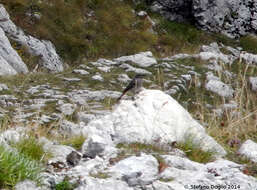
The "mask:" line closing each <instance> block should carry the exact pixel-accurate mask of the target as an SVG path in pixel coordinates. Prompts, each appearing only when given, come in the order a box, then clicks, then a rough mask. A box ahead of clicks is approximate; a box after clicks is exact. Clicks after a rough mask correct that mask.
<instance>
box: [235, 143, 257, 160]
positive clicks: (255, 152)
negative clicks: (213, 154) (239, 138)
mask: <svg viewBox="0 0 257 190" xmlns="http://www.w3.org/2000/svg"><path fill="white" fill-rule="evenodd" d="M238 153H239V154H241V155H243V156H245V157H247V158H249V159H250V160H252V161H253V162H256V163H257V143H255V142H253V141H252V140H247V141H245V142H244V143H243V144H242V145H241V147H240V149H239V150H238Z"/></svg>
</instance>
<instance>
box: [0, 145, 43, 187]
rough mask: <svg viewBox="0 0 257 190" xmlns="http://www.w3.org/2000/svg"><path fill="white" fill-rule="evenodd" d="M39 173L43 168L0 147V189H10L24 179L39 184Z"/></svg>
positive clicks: (20, 155) (27, 158)
mask: <svg viewBox="0 0 257 190" xmlns="http://www.w3.org/2000/svg"><path fill="white" fill-rule="evenodd" d="M41 171H43V168H42V167H41V166H40V165H39V164H38V162H36V161H34V160H32V159H30V158H29V157H27V156H26V155H24V154H22V153H15V152H11V151H10V150H7V149H6V148H5V147H4V146H3V145H0V188H12V187H14V186H15V184H16V183H18V182H20V181H23V180H25V179H30V180H32V181H36V182H38V183H40V175H39V174H40V172H41Z"/></svg>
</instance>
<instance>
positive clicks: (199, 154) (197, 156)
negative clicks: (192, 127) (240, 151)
mask: <svg viewBox="0 0 257 190" xmlns="http://www.w3.org/2000/svg"><path fill="white" fill-rule="evenodd" d="M178 148H179V149H181V150H183V151H184V152H185V153H186V155H187V157H188V158H189V159H190V160H192V161H195V162H200V163H207V162H211V161H213V159H214V157H213V155H214V154H215V152H213V151H211V150H209V151H203V150H202V149H201V148H200V145H199V144H197V143H195V142H194V141H193V137H188V138H187V139H186V141H185V142H183V143H179V144H178Z"/></svg>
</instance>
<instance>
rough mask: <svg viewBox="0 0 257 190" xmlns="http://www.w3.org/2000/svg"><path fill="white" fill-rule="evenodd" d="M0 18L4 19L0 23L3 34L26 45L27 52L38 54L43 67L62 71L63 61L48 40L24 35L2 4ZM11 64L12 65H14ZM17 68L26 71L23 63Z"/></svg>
mask: <svg viewBox="0 0 257 190" xmlns="http://www.w3.org/2000/svg"><path fill="white" fill-rule="evenodd" d="M0 19H3V20H5V21H4V22H1V25H0V27H1V29H2V30H3V31H4V32H5V34H6V35H7V36H8V37H9V38H11V39H12V40H14V41H16V42H17V43H20V44H22V45H24V46H26V47H27V48H28V51H29V53H31V54H32V55H34V56H39V57H40V59H41V61H42V65H43V67H45V68H47V69H48V70H50V71H53V72H59V71H63V69H64V68H63V63H62V61H61V59H60V57H59V56H58V55H57V53H56V51H55V47H54V45H53V44H52V43H51V42H50V41H46V40H38V39H36V38H34V37H32V36H30V35H26V34H25V33H24V32H23V31H22V30H21V29H20V28H18V27H17V26H16V25H15V24H14V23H13V22H12V21H11V19H10V16H9V14H8V12H7V11H6V9H5V8H4V6H3V5H0ZM2 30H1V31H2ZM1 31H0V33H1ZM1 36H2V35H1ZM17 60H18V58H17ZM12 66H13V67H14V65H12ZM16 68H17V67H16ZM18 68H19V69H21V68H22V69H23V71H25V72H27V68H26V67H24V65H22V66H19V67H18Z"/></svg>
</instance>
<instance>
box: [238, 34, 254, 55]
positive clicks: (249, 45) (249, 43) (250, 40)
mask: <svg viewBox="0 0 257 190" xmlns="http://www.w3.org/2000/svg"><path fill="white" fill-rule="evenodd" d="M240 46H241V47H242V48H243V49H244V50H245V51H247V52H250V53H254V54H257V38H256V36H252V35H248V36H244V37H241V38H240Z"/></svg>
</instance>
